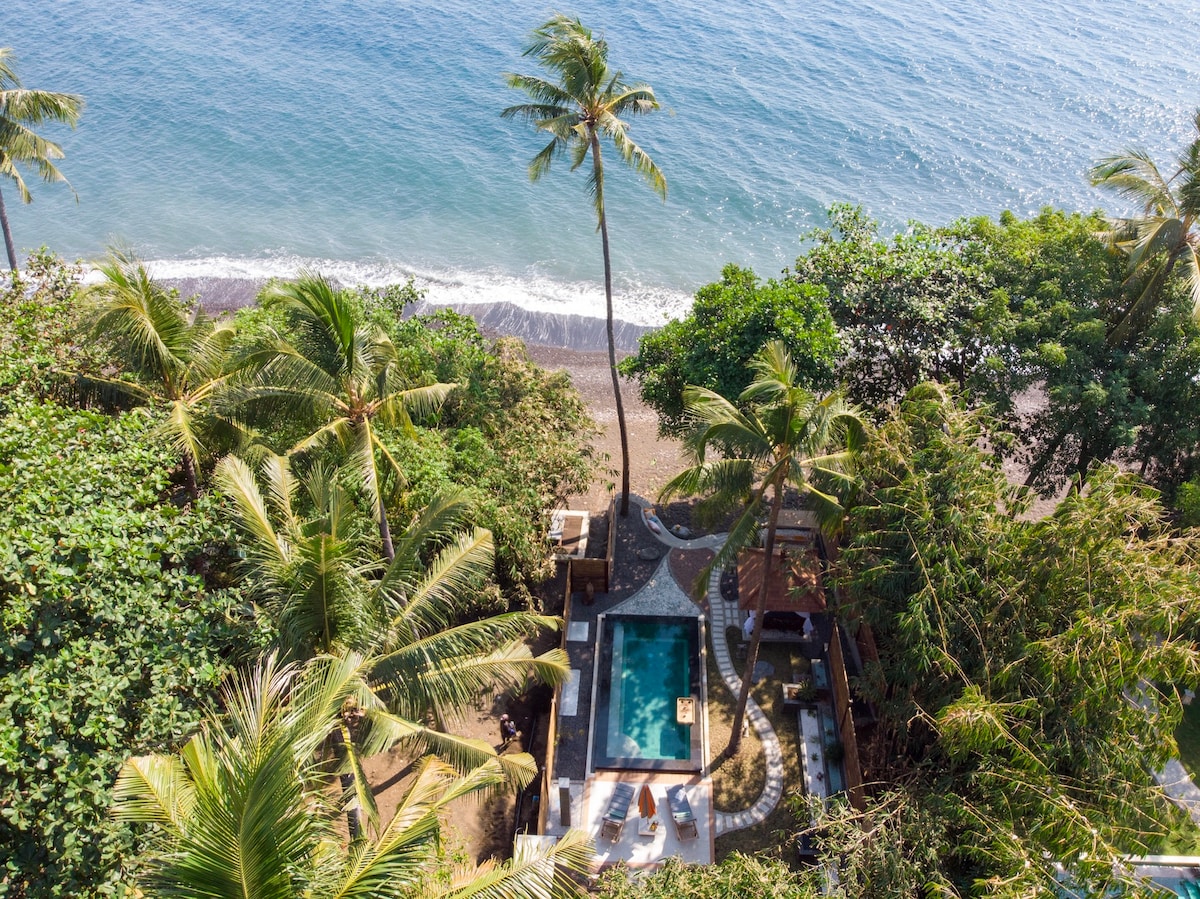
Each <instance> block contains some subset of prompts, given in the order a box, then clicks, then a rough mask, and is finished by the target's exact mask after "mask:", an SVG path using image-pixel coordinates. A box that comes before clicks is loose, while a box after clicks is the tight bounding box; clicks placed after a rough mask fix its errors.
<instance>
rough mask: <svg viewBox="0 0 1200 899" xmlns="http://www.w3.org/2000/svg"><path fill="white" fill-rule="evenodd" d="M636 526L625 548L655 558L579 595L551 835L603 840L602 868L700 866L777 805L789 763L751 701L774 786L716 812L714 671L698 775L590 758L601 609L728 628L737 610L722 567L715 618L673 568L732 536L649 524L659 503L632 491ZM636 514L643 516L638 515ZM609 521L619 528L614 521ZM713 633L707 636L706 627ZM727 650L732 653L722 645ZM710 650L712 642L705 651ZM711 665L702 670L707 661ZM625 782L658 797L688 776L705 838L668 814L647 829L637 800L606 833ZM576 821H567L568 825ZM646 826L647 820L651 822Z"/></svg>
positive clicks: (569, 639) (724, 672) (711, 594)
mask: <svg viewBox="0 0 1200 899" xmlns="http://www.w3.org/2000/svg"><path fill="white" fill-rule="evenodd" d="M631 506H632V507H633V508H632V509H631V512H630V516H629V517H630V520H631V524H632V526H631V527H626V528H624V529H623V531H622V532H618V540H621V541H622V542H623V544H624V545H623V549H624V550H625V552H624V556H625V557H626V558H628V557H629V556H630V555H637V554H639V553H641V552H642V551H643V550H645V551H647V552H646V553H645V554H646V555H649V556H655V554H656V553H657V554H659V555H658V556H657V557H655V558H649V559H639V561H637V562H636V563H634V564H632V565H628V566H625V567H626V568H627V569H629V570H626V571H621V572H616V573H615V577H614V583H613V589H612V590H611V592H609V593H607V594H600V595H597V596H596V597H595V600H594V602H593V603H592V604H591V605H585V604H584V603H583V602H581V601H575V602H572V604H571V607H570V613H569V616H568V617H569V620H568V624H567V636H566V643H565V645H566V651H567V655H568V658H569V659H570V666H571V669H572V675H571V682H570V684H569V686H567V687H566V688H564V690H563V692H562V694H561V697H560V702H559V718H558V745H557V747H556V750H555V766H554V777H555V782H554V783H552V784H550V788H549V790H548V799H549V801H548V803H547V808H546V812H547V814H546V829H545V833H546V834H548V835H562V834H564V833H566V832H567V830H569V829H572V828H574V829H582V830H584V831H585V832H586V833H587V834H588V836H589V837H590V838H591V839H592V842H593V845H594V846H595V853H596V854H595V862H596V864H597V866H598V867H602V866H606V865H610V864H613V863H616V862H618V861H623V862H625V863H626V864H629V865H633V866H654V865H658V864H661V863H662V862H663V861H665V860H666V859H668V858H671V857H673V856H678V857H679V858H681V859H683V860H684V861H686V862H689V863H693V864H711V863H712V862H713V861H714V860H715V848H714V841H715V839H716V837H717V836H719V835H720V834H724V833H729V832H731V831H734V830H739V829H742V828H745V827H750V826H753V825H754V824H757V823H759V822H760V821H762V820H763V819H764V818H765V817H766V816H767V815H769V814H770V813H771V811H772V810H773V809H774V808H775V806H776V805H777V804H778V802H779V800H780V798H781V793H782V786H783V763H782V756H781V751H780V747H779V741H778V738H777V737H776V735H775V732H774V730H773V729H772V728H771V725H770V723H769V722H768V721H767V719H766V716H765V715H764V714H763V713H762V711H761V710H760V709H759V708H758V706H757V705H756V704H755V703H754V701H753V700H751V701H750V704H749V706H748V709H747V715H748V719H749V723H750V725H751V726H752V727H753V728H754V729H755V730H756V731H757V732H758V735H759V737H760V739H761V740H762V743H763V748H764V752H765V755H766V764H767V783H766V789H765V790H764V791H763V794H762V795H761V796H760V797H759V798H758V800H757V801H756V802H755V803H754V804H753V805H752V806H751V807H750V808H748V809H745V810H742V811H740V812H732V813H731V812H718V811H716V810H715V808H714V806H713V801H712V781H711V779H710V778H709V776H708V765H709V762H710V759H711V750H710V747H709V742H708V717H707V699H706V694H707V690H708V687H709V685H708V684H707V675H706V673H705V676H704V678H703V681H702V688H703V693H704V694H705V695H704V696H703V697H702V698H703V699H704V700H705V701H704V702H703V703H702V708H701V715H700V716H699V719H698V720H697V725H698V726H700V727H701V728H702V739H701V746H702V758H701V764H702V766H703V768H702V771H701V772H700V773H699V774H686V773H668V772H658V771H654V772H650V771H617V770H600V771H596V770H594V769H593V767H592V764H591V748H592V747H591V727H592V720H593V714H592V713H593V703H594V698H595V697H594V680H595V666H596V649H597V646H596V641H597V638H598V634H599V633H600V624H601V621H600V619H601V616H605V615H608V614H621V615H668V616H673V617H686V618H691V617H695V618H701V619H704V620H705V623H706V630H707V629H708V628H711V629H712V630H713V632H715V633H719V634H724V627H725V626H726V624H729V623H732V621H729V620H727V619H728V617H729V616H730V615H732V614H733V612H731V611H730V610H728V609H727V608H726V605H727V604H726V603H724V602H723V601H722V600H721V599H720V595H719V594H720V589H719V576H718V575H714V577H713V579H712V581H711V583H710V585H709V590H708V600H709V605H710V606H711V607H712V608H713V611H714V615H715V618H714V620H712V621H711V622H710V621H708V619H707V617H706V616H705V613H704V610H703V609H702V608H701V607H700V606H699V605H697V603H695V602H694V601H693V600H692V599H691V598H690V597H689V596H688V595H687V593H686V592H685V590H684V588H683V587H681V585H680V584H679V583H678V582H677V581H676V580H675V577H674V576H673V575H672V573H671V569H670V564H669V554H670V550H671V549H685V550H694V549H716V548H718V547H719V546H720V545H721V543H722V542H723V540H724V535H711V536H706V537H701V538H699V539H695V540H684V539H681V538H679V537H676V536H674V535H672V534H670V533H669V532H667V531H666V530H665V529H661V528H660V530H659V532H657V533H655V532H654V531H652V530H651V528H650V527H649V526H648V524H647V519H646V516H645V515H644V514H643V511H644V510H645V509H647V508H652V506H651V505H650V504H649V503H647V502H646V501H645V500H642V499H641V498H640V497H636V496H635V497H631ZM635 515H636V520H634V516H635ZM610 526H616V525H615V523H614V524H612V525H610ZM706 637H707V634H706ZM712 643H713V644H715V645H716V646H717V647H718V650H717V657H716V659H715V661H716V662H717V666H718V668H719V670H720V672H721V677H722V679H723V680H724V681H725V683H726V685H728V686H729V687H730V688H731V689H732V690H734V691H735V692H736V689H737V686H738V685H739V684H740V678H739V677H738V673H737V672H736V670H735V668H734V666H733V663H732V660H731V659H729V657H728V650H727V647H726V641H725V640H715V641H712ZM722 649H724V650H725V651H724V653H722ZM705 651H707V648H706V650H705ZM702 670H703V669H702ZM620 782H625V783H630V784H633V785H634V786H635V788H640V786H642V785H643V784H645V785H649V786H650V787H651V790H652V791H653V793H654V795H655V798H656V800H661V802H660V804H661V803H662V802H665V795H666V789H667V788H668V787H670V786H674V785H675V784H686V785H687V792H688V796H689V800H690V802H691V805H692V809H693V811H694V812H695V814H696V818H697V823H698V825H699V828H698V829H699V838H698V839H693V840H686V841H681V840H679V839H678V836H677V835H676V833H675V831H674V827H673V825H672V823H671V821H670V818H669V816H667V817H665V818H664V819H663V820H664V826H663V827H660V828H658V829H657V830H656V831H655V832H654V833H653V835H649V834H647V835H641V834H639V827H638V823H639V816H638V814H637V810H636V808H634V809H631V813H630V816H629V818H628V819H627V821H626V824H625V827H624V828H623V829H622V832H621V835H620V838H619V839H618V840H616V841H615V842H609V841H608V840H603V839H601V838H600V828H601V823H602V820H603V817H604V814H605V812H606V811H607V809H608V804H609V801H610V799H611V798H612V790H613V786H614V785H615V784H616V783H620ZM564 791H565V794H566V796H567V797H568V799H569V808H567V809H566V810H565V811H566V813H567V814H566V816H564V815H563V811H564V809H562V808H561V803H562V796H563V795H564ZM565 822H569V823H565ZM643 829H644V828H643Z"/></svg>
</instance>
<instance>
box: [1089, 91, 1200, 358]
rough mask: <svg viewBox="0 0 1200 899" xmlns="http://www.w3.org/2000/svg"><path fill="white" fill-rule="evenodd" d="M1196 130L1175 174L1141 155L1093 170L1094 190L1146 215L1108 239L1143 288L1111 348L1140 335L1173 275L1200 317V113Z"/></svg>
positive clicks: (1115, 224)
mask: <svg viewBox="0 0 1200 899" xmlns="http://www.w3.org/2000/svg"><path fill="white" fill-rule="evenodd" d="M1192 125H1193V127H1194V129H1195V132H1196V136H1195V137H1194V138H1193V139H1192V142H1191V143H1190V144H1188V145H1187V147H1186V148H1184V151H1183V153H1182V154H1180V157H1179V159H1178V161H1177V162H1176V163H1175V166H1174V171H1170V170H1168V171H1170V174H1165V173H1164V172H1163V171H1162V170H1161V169H1159V167H1158V166H1157V165H1156V164H1155V162H1154V160H1153V159H1151V158H1150V156H1149V154H1148V153H1146V151H1145V150H1140V149H1131V150H1126V151H1124V152H1122V153H1118V154H1116V155H1114V156H1109V157H1107V158H1105V159H1102V160H1100V161H1099V162H1098V163H1096V165H1095V167H1094V168H1093V169H1092V183H1093V184H1095V185H1098V186H1099V187H1103V188H1105V189H1107V190H1111V191H1113V192H1115V193H1116V194H1117V195H1118V196H1120V197H1122V198H1123V199H1125V200H1131V201H1133V202H1134V203H1136V204H1138V205H1139V206H1140V207H1141V210H1142V211H1141V214H1140V215H1136V216H1132V217H1128V218H1117V219H1114V220H1113V221H1112V223H1111V229H1110V230H1109V231H1108V232H1107V233H1106V235H1105V236H1106V237H1107V239H1108V240H1109V241H1110V242H1111V244H1112V246H1114V247H1116V248H1117V249H1119V250H1120V251H1121V253H1122V254H1123V255H1124V256H1125V257H1126V259H1127V261H1128V270H1129V277H1130V280H1132V281H1134V282H1135V283H1136V282H1139V281H1140V283H1141V284H1143V285H1144V286H1143V287H1142V289H1141V293H1140V294H1138V296H1137V299H1135V300H1134V301H1133V302H1132V303H1130V304H1129V306H1128V307H1127V308H1126V309H1125V310H1123V313H1122V315H1121V316H1120V317H1119V318H1118V319H1117V320H1116V321H1115V322H1114V323H1113V327H1112V330H1111V332H1110V334H1109V340H1110V342H1113V343H1121V342H1123V341H1125V340H1126V339H1128V337H1129V336H1130V334H1131V333H1132V332H1134V331H1136V330H1137V328H1138V326H1139V325H1140V324H1141V321H1142V319H1144V318H1145V317H1146V316H1147V314H1148V313H1149V312H1150V310H1151V309H1153V307H1154V306H1156V305H1157V304H1158V303H1159V301H1160V300H1161V297H1162V292H1163V289H1164V287H1165V286H1166V284H1167V281H1168V279H1170V278H1171V277H1172V275H1174V276H1175V277H1177V278H1178V279H1179V280H1180V281H1182V282H1183V285H1184V287H1185V288H1186V290H1187V291H1188V293H1189V294H1190V296H1191V300H1192V310H1193V312H1194V313H1196V314H1200V110H1197V112H1196V114H1195V116H1194V117H1193V119H1192Z"/></svg>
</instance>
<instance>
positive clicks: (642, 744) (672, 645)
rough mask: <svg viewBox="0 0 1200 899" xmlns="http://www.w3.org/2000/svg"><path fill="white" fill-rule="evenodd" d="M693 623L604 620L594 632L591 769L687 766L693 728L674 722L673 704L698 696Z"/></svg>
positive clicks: (637, 618)
mask: <svg viewBox="0 0 1200 899" xmlns="http://www.w3.org/2000/svg"><path fill="white" fill-rule="evenodd" d="M698 644H699V638H698V624H697V622H696V620H695V619H688V618H664V617H643V616H610V617H609V618H607V619H606V620H605V626H604V629H603V632H602V643H601V658H600V682H599V689H598V691H597V702H596V732H595V737H596V739H595V746H596V749H595V758H596V764H597V766H599V767H652V768H676V767H681V766H682V767H687V768H691V767H692V762H693V758H694V756H696V755H698V753H696V752H695V751H694V750H695V744H696V743H698V740H697V737H698V734H696V733H693V731H696V730H697V729H698V727H699V725H698V724H697V725H690V724H680V723H679V722H678V721H677V720H676V700H677V699H679V698H681V697H697V698H698V695H699V670H698V669H699V665H698V659H699V655H698V652H697V648H698Z"/></svg>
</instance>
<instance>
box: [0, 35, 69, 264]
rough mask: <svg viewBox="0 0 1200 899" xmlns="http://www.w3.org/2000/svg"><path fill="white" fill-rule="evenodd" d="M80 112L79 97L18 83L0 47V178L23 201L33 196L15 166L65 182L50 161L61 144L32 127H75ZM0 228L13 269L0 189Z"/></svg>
mask: <svg viewBox="0 0 1200 899" xmlns="http://www.w3.org/2000/svg"><path fill="white" fill-rule="evenodd" d="M82 112H83V98H82V97H79V96H76V95H75V94H58V93H54V92H52V91H39V90H30V89H28V88H25V87H22V86H21V80H20V79H19V78H17V74H16V72H15V71H14V70H13V58H12V48H11V47H0V177H6V178H11V179H12V182H13V183H14V184H15V185H16V186H17V195H18V196H19V197H20V198H21V202H23V203H31V202H32V201H33V196H32V195H31V194H30V193H29V188H28V187H26V186H25V179H24V178H22V177H21V170H20V169H18V168H17V166H18V165H28V166H32V167H33V168H35V169H37V173H38V174H39V175H40V176H41V177H42V180H43V181H66V180H67V179H66V178H64V177H63V175H62V172H60V171H59V170H58V167H57V166H55V165H54V160H56V159H62V158H63V151H62V147H60V146H59V145H58V144H56V143H54V142H53V141H49V140H46V138H44V137H41V136H40V135H38V133H37V132H36V131H34V129H35V128H36V127H37V126H38V125H43V124H45V123H46V122H63V123H65V124H67V125H70V126H71V127H72V128H74V127H75V125H76V123H77V122H78V121H79V116H80V114H81V113H82ZM0 229H2V230H3V231H4V249H5V250H7V251H8V264H9V267H11V268H12V270H13V271H14V272H15V271H16V270H17V251H16V249H15V248H14V247H13V239H12V230H11V229H10V228H9V226H8V212H7V211H6V210H5V208H4V194H3V192H0Z"/></svg>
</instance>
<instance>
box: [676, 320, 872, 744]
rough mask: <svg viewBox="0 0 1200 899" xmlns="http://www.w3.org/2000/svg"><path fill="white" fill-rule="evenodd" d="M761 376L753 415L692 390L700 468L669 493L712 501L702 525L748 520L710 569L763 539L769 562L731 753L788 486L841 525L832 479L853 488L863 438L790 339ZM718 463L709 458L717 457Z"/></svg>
mask: <svg viewBox="0 0 1200 899" xmlns="http://www.w3.org/2000/svg"><path fill="white" fill-rule="evenodd" d="M751 366H752V367H753V369H754V371H755V372H756V377H755V379H754V381H753V382H752V383H751V384H750V386H749V387H747V388H746V389H745V390H744V391H743V392H742V394H741V397H740V398H739V399H740V402H741V403H742V404H743V405H745V406H746V411H743V410H742V409H740V408H739V407H738V406H735V405H734V404H733V403H731V402H730V401H729V400H727V399H726V398H725V397H723V396H721V395H720V394H718V393H715V392H713V391H711V390H707V389H704V388H701V387H688V388H687V389H686V390H685V391H684V403H685V407H686V409H687V411H688V414H689V415H690V416H691V417H692V419H693V421H694V422H695V423H696V427H695V428H694V430H693V431H692V433H691V434H690V435H689V436H688V437H687V438H686V440H685V442H684V447H685V450H686V451H687V452H688V454H689V455H690V456H691V457H692V459H693V462H694V464H693V465H692V466H691V467H689V468H687V469H685V470H684V471H682V472H680V473H679V474H678V475H676V476H675V477H674V478H673V479H672V480H671V481H670V482H669V483H668V484H667V485H666V486H665V487H664V488H663V491H662V498H663V499H664V500H666V499H669V498H671V497H673V496H694V495H700V494H704V497H703V498H702V499H701V500H700V502H699V503H698V504H697V507H696V511H697V515H698V517H699V518H700V520H702V521H714V520H716V519H718V518H720V517H722V516H723V515H725V514H727V513H728V512H730V511H731V510H733V509H737V508H739V507H740V508H741V514H740V516H739V517H738V518H737V520H736V522H735V523H734V525H733V527H732V528H731V529H730V531H729V536H728V537H727V538H726V540H725V543H724V545H723V546H722V547H721V549H720V551H719V552H718V553H717V555H716V558H714V559H713V561H712V562H711V563H710V564H709V566H708V568H707V569H706V571H705V576H706V575H707V574H708V572H711V571H713V570H714V569H720V568H724V567H726V566H727V565H729V564H731V563H733V562H734V561H735V560H736V559H737V556H738V553H739V552H741V551H742V550H743V549H745V548H747V547H749V546H752V545H755V544H757V543H758V542H759V533H760V530H761V528H762V519H763V517H764V515H765V516H766V520H767V521H766V535H765V537H764V540H763V544H764V547H765V551H766V556H765V559H764V562H763V577H762V582H761V583H760V585H759V589H758V597H757V599H756V601H755V611H756V614H755V621H754V631H753V633H752V634H751V637H750V646H749V648H748V651H747V653H746V669H745V673H744V674H743V675H742V685H741V690H740V691H739V693H738V701H737V707H736V709H735V711H734V719H733V733H732V735H731V736H730V740H729V746H728V748H727V749H726V754H727V755H733V754H734V753H736V752H737V749H738V745H739V743H740V741H741V736H742V720H743V718H744V717H745V714H746V702H747V700H748V699H749V697H750V685H751V683H752V680H753V678H752V674H753V671H754V665H755V663H756V662H757V661H758V648H759V643H760V641H761V639H762V627H763V619H764V618H765V617H766V616H765V607H766V601H767V585H768V584H769V583H770V581H771V576H772V570H771V569H772V566H773V565H774V553H775V534H776V529H777V527H778V524H779V513H780V510H781V509H782V508H783V503H784V499H785V496H786V494H787V490H788V488H793V489H795V490H798V491H799V492H801V493H802V494H805V495H806V496H807V498H808V500H809V501H810V502H812V503H813V504H814V505H815V507H816V509H817V511H818V514H819V516H820V518H821V520H822V521H825V522H828V523H830V525H831V526H832V525H834V524H835V523H836V522H837V521H839V520H840V515H841V511H842V509H841V504H840V503H839V501H838V497H837V495H836V494H835V493H834V492H833V491H832V490H831V489H825V488H824V484H825V482H827V481H828V482H830V483H832V484H834V485H836V484H838V483H847V482H848V479H849V470H850V465H851V462H852V458H853V453H854V452H855V450H856V449H857V448H858V447H859V446H860V444H861V442H862V438H863V433H864V431H863V422H862V419H861V417H860V416H859V413H858V411H857V410H856V409H854V408H853V407H852V406H849V405H847V404H846V403H845V401H844V400H843V399H842V398H841V397H840V396H838V395H836V394H833V395H830V396H827V397H824V398H821V397H818V396H816V395H814V394H812V393H810V392H809V391H808V390H807V389H805V388H804V387H802V386H800V381H801V379H802V378H801V374H800V371H799V369H798V368H797V367H796V364H795V363H794V362H793V360H792V358H791V356H790V355H789V354H788V351H787V348H786V347H785V346H784V344H783V343H782V342H780V341H772V342H771V343H768V344H767V345H766V346H765V347H763V349H762V350H760V351H759V353H758V355H757V356H756V357H755V358H754V360H753V362H752V363H751ZM714 450H715V451H716V455H717V458H715V459H712V458H709V453H710V452H711V451H714Z"/></svg>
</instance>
